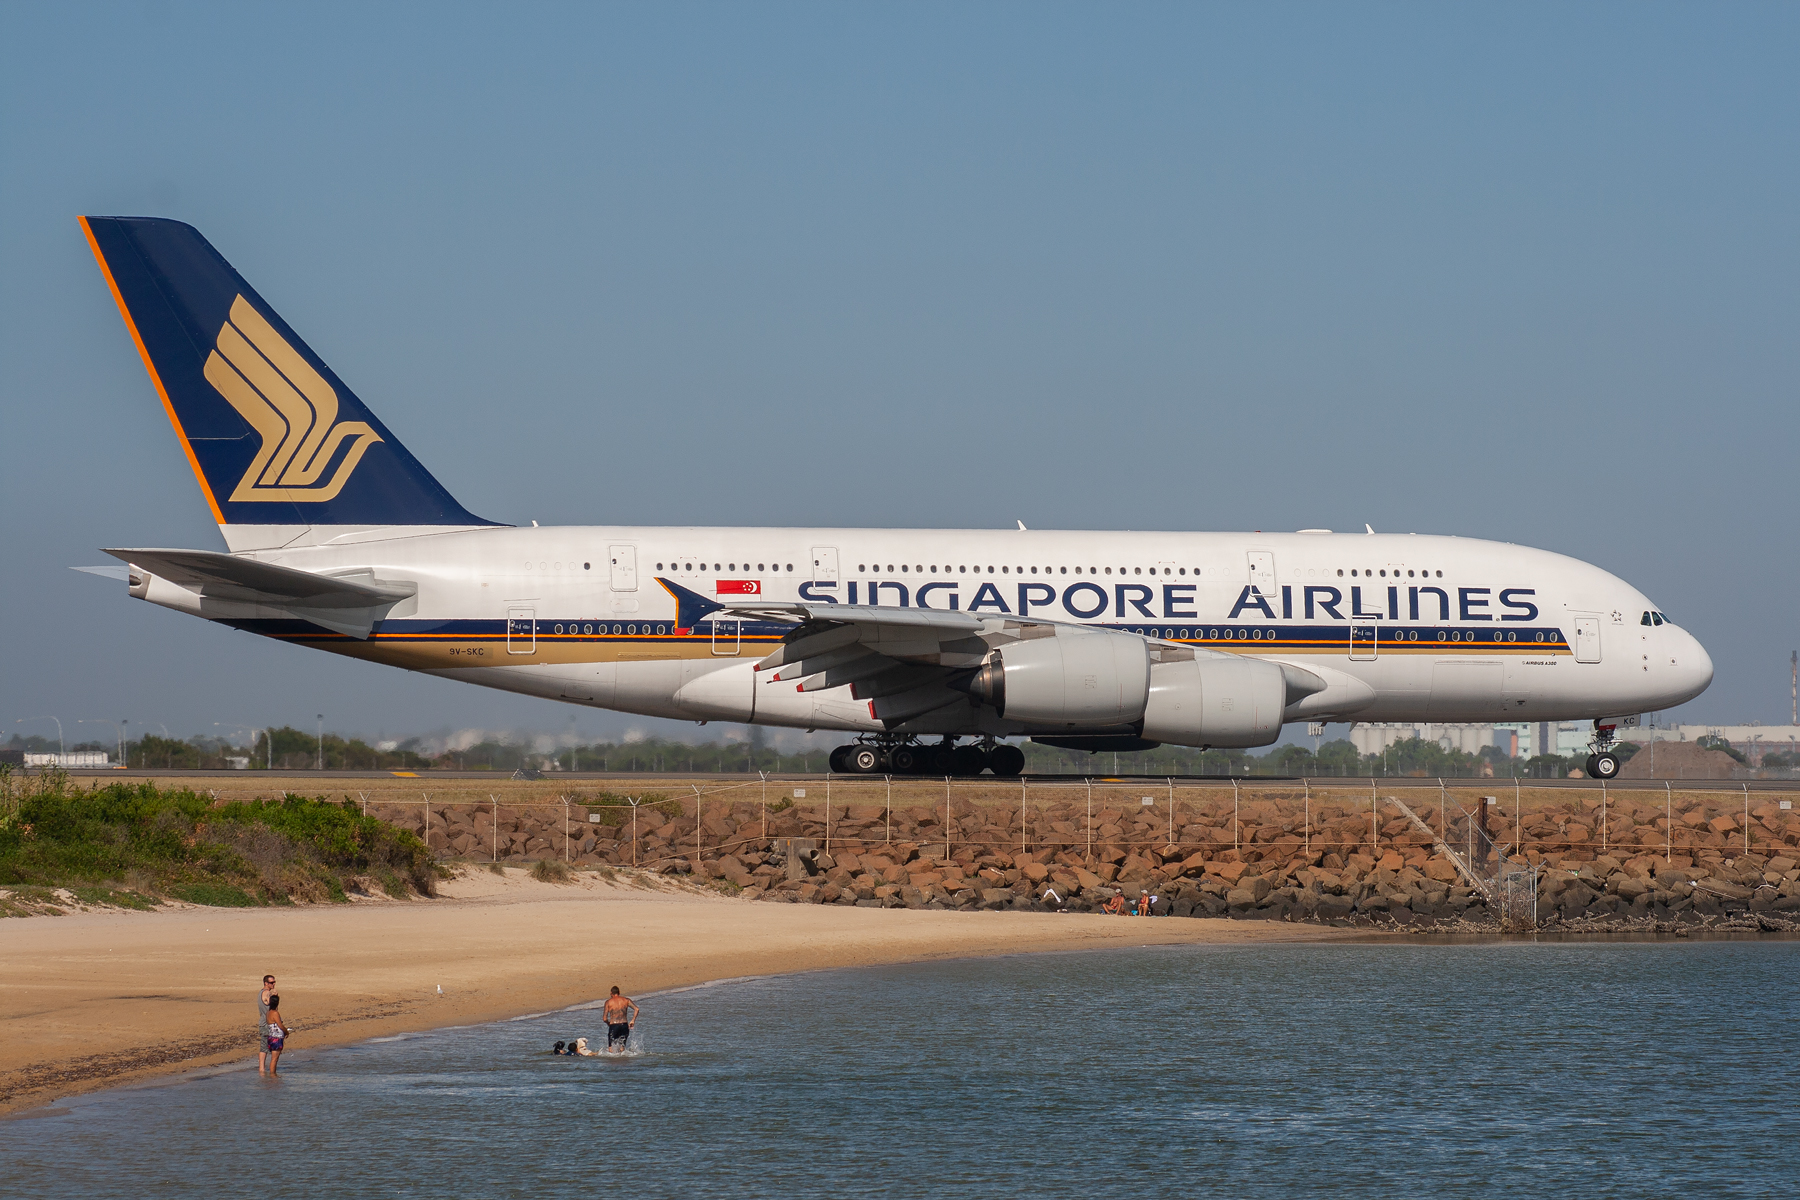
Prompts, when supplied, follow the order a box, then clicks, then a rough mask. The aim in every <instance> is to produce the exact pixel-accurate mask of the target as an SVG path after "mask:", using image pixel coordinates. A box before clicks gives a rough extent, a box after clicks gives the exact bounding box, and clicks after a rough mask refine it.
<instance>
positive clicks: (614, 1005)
mask: <svg viewBox="0 0 1800 1200" xmlns="http://www.w3.org/2000/svg"><path fill="white" fill-rule="evenodd" d="M637 1018H638V1006H637V1002H636V1001H634V1000H633V999H632V998H631V997H629V996H621V995H619V989H618V988H616V987H615V988H613V990H612V995H610V996H608V997H607V998H606V1007H605V1008H602V1009H601V1010H600V1019H601V1020H603V1021H605V1022H606V1048H607V1050H608V1051H612V1048H613V1043H615V1042H616V1043H618V1046H619V1049H618V1051H617V1053H623V1052H624V1051H625V1049H626V1047H628V1046H629V1045H630V1044H631V1027H632V1026H633V1025H636V1024H637Z"/></svg>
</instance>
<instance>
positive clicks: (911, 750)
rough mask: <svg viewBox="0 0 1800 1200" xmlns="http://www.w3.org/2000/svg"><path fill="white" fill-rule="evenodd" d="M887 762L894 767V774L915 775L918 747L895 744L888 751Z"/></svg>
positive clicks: (917, 765) (917, 767)
mask: <svg viewBox="0 0 1800 1200" xmlns="http://www.w3.org/2000/svg"><path fill="white" fill-rule="evenodd" d="M888 763H889V764H890V765H891V766H892V767H893V768H894V774H896V775H917V774H918V773H919V749H918V747H916V746H895V747H894V748H893V749H892V750H890V751H889V752H888Z"/></svg>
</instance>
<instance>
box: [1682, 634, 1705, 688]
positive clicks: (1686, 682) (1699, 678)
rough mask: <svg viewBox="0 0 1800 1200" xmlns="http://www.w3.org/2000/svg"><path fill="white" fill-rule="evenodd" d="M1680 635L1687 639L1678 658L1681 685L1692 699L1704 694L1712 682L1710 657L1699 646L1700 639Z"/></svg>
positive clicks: (1688, 635) (1691, 635)
mask: <svg viewBox="0 0 1800 1200" xmlns="http://www.w3.org/2000/svg"><path fill="white" fill-rule="evenodd" d="M1681 635H1682V636H1683V637H1684V638H1686V639H1687V643H1688V644H1687V646H1686V647H1685V648H1684V651H1683V652H1682V654H1681V655H1680V656H1679V660H1680V667H1679V670H1680V671H1681V676H1682V680H1681V681H1682V684H1683V686H1684V688H1685V689H1686V690H1687V692H1688V699H1690V700H1691V699H1693V698H1694V697H1695V696H1698V695H1699V694H1700V693H1701V692H1704V691H1705V690H1706V689H1707V688H1708V687H1709V686H1711V684H1712V681H1713V661H1712V655H1710V654H1708V653H1707V652H1706V647H1705V646H1702V645H1701V644H1700V639H1699V638H1697V637H1695V636H1694V635H1693V634H1691V633H1689V632H1687V630H1685V629H1684V630H1682V631H1681Z"/></svg>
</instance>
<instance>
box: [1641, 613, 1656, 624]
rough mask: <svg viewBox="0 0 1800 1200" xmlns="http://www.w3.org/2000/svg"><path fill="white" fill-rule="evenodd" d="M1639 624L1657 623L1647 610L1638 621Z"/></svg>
mask: <svg viewBox="0 0 1800 1200" xmlns="http://www.w3.org/2000/svg"><path fill="white" fill-rule="evenodd" d="M1638 624H1639V625H1654V624H1656V622H1655V621H1652V620H1651V619H1650V614H1649V613H1648V612H1646V613H1644V615H1643V618H1642V619H1641V620H1639V621H1638Z"/></svg>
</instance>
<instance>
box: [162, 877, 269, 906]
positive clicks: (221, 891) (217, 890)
mask: <svg viewBox="0 0 1800 1200" xmlns="http://www.w3.org/2000/svg"><path fill="white" fill-rule="evenodd" d="M169 894H170V895H171V896H173V897H175V898H176V899H177V900H186V901H187V902H188V903H189V904H206V905H210V906H211V907H213V908H254V907H255V906H256V904H257V903H258V901H257V900H256V898H255V897H254V896H252V895H251V894H250V893H249V892H246V891H245V890H244V889H243V888H234V887H232V886H231V885H229V884H224V883H189V884H184V885H182V886H180V887H172V888H170V889H169Z"/></svg>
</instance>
